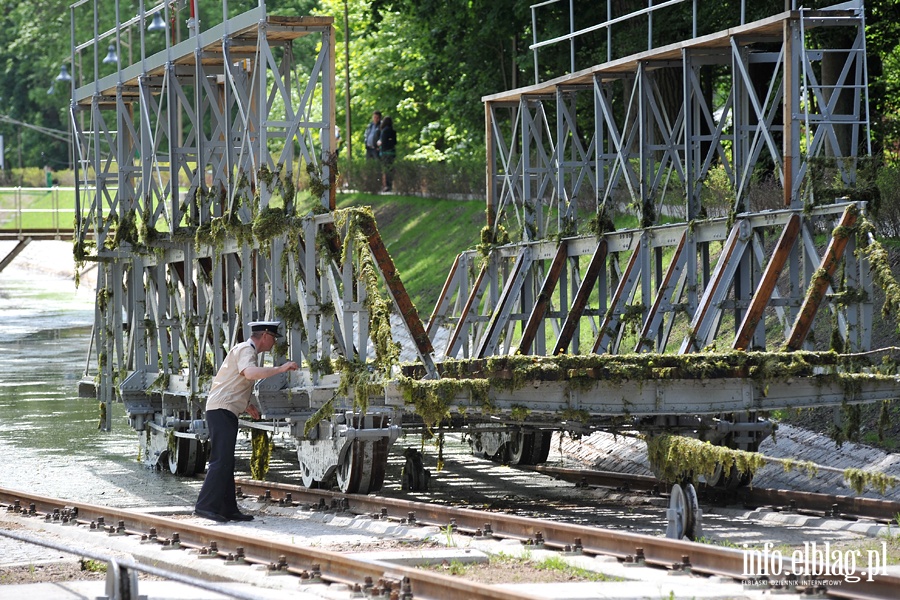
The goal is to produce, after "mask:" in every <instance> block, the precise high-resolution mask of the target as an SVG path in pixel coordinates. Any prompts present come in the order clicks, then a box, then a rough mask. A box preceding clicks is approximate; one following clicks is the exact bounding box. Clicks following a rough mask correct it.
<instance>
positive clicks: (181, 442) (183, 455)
mask: <svg viewBox="0 0 900 600" xmlns="http://www.w3.org/2000/svg"><path fill="white" fill-rule="evenodd" d="M199 444H200V442H198V441H197V440H191V439H187V438H180V437H177V438H175V448H174V450H172V449H170V450H169V451H168V453H167V455H168V458H169V471H170V472H171V473H172V474H174V475H188V476H190V475H193V474H194V473H196V472H197V463H198V462H200V461H199V460H198V454H202V452H200V451H199V450H198V446H199ZM205 463H206V458H205V457H203V464H204V465H205Z"/></svg>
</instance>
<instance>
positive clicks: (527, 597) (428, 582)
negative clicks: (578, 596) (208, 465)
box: [0, 488, 539, 600]
mask: <svg viewBox="0 0 900 600" xmlns="http://www.w3.org/2000/svg"><path fill="white" fill-rule="evenodd" d="M17 500H18V501H19V503H20V506H24V507H25V509H24V510H25V511H27V510H28V509H29V508H30V505H31V504H33V505H34V509H35V511H36V512H38V513H44V514H53V512H54V510H60V511H62V510H64V509H66V508H69V509H76V510H77V513H78V514H77V520H78V521H79V522H92V521H93V522H96V521H97V520H98V519H100V518H101V517H102V518H103V520H104V522H106V523H109V522H111V521H113V522H120V521H121V522H123V523H124V527H125V531H126V532H133V531H139V532H142V533H146V532H148V531H149V530H150V528H155V529H156V532H157V537H158V539H160V540H165V539H169V540H171V539H172V537H173V535H174V534H177V537H178V538H179V539H180V541H181V544H182V545H183V546H187V547H195V548H205V547H207V546H210V542H212V541H215V542H216V545H217V547H218V554H219V556H226V555H227V554H228V553H234V552H235V550H236V548H238V547H241V548H243V549H244V554H245V556H246V559H247V561H248V562H259V563H263V564H271V563H276V564H277V563H279V562H281V561H282V558H281V557H285V558H286V559H287V561H288V564H289V569H288V570H289V571H290V572H292V573H298V574H299V573H300V572H302V571H303V570H306V569H310V568H312V566H313V565H319V571H320V572H321V577H322V579H323V580H327V581H332V582H337V583H344V584H348V585H354V584H362V583H363V580H364V578H365V577H372V578H373V579H379V578H385V579H389V580H396V581H398V582H399V581H402V580H404V579H408V580H409V583H410V586H411V590H412V592H413V595H414V597H415V598H422V599H426V600H427V599H433V600H539V599H538V598H537V597H536V596H533V595H531V594H525V593H520V592H515V591H512V590H506V589H502V588H499V587H496V586H491V585H482V584H478V583H474V582H471V581H465V580H461V579H459V578H458V577H451V576H448V575H442V574H440V573H434V572H431V571H425V570H422V569H416V568H410V567H405V566H401V565H395V564H392V563H388V562H382V561H372V560H361V559H358V558H353V557H352V556H351V555H348V554H343V553H340V552H332V551H328V550H323V549H319V548H311V547H303V546H295V545H291V544H285V543H281V542H275V541H271V540H267V539H265V538H264V537H261V536H257V537H252V536H249V535H244V534H240V533H234V532H229V531H223V530H217V529H211V528H210V527H208V526H203V525H195V524H192V523H186V522H184V521H178V520H175V519H171V518H168V517H162V516H158V515H150V514H145V513H138V512H133V511H130V510H123V509H119V508H110V507H105V506H95V505H92V504H87V503H83V502H72V501H66V500H60V499H56V498H48V497H45V496H38V495H35V494H29V493H26V492H22V491H18V490H10V489H4V488H0V504H5V505H6V506H7V511H8V512H9V511H11V510H12V507H13V506H14V504H15V501H17ZM112 527H114V528H115V527H117V526H116V525H113V526H112ZM291 563H293V565H292V566H291ZM301 565H305V567H302V566H301Z"/></svg>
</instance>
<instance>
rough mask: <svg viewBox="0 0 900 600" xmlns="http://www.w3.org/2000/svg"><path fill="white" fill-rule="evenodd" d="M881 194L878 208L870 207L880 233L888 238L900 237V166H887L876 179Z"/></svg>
mask: <svg viewBox="0 0 900 600" xmlns="http://www.w3.org/2000/svg"><path fill="white" fill-rule="evenodd" d="M876 184H877V186H878V190H879V191H880V192H881V202H880V205H879V206H878V207H874V206H871V205H870V206H869V209H870V210H872V212H873V213H874V214H873V217H874V219H873V221H874V222H875V227H876V229H877V230H878V233H879V234H880V235H883V236H887V237H900V165H896V164H891V165H885V166H884V167H882V168H881V170H880V171H879V172H878V177H877V179H876Z"/></svg>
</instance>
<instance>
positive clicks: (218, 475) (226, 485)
mask: <svg viewBox="0 0 900 600" xmlns="http://www.w3.org/2000/svg"><path fill="white" fill-rule="evenodd" d="M206 423H207V424H208V425H209V468H208V469H207V470H206V479H205V480H204V481H203V487H201V488H200V495H199V497H198V498H197V504H196V506H195V507H194V508H195V509H196V510H206V511H209V512H214V513H218V514H220V515H223V516H226V517H227V516H229V515H233V514H235V513H236V512H238V505H237V499H236V498H235V496H234V446H235V444H236V443H237V432H238V418H237V416H236V415H235V414H234V413H233V412H231V411H230V410H226V409H224V408H221V409H215V410H210V411H208V412H207V413H206Z"/></svg>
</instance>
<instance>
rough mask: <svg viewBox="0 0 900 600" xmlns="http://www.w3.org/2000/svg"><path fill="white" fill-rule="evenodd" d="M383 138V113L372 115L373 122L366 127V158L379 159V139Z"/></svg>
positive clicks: (364, 136) (378, 112)
mask: <svg viewBox="0 0 900 600" xmlns="http://www.w3.org/2000/svg"><path fill="white" fill-rule="evenodd" d="M380 136H381V111H377V110H376V111H375V112H373V113H372V120H371V121H369V124H368V125H366V131H365V133H364V134H363V140H365V142H366V158H371V159H377V158H378V138H379V137H380Z"/></svg>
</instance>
